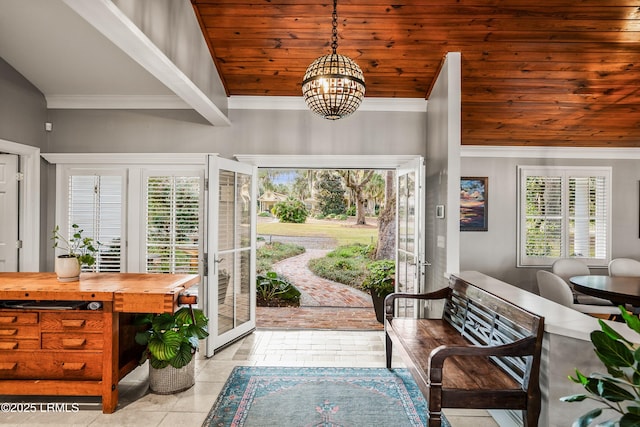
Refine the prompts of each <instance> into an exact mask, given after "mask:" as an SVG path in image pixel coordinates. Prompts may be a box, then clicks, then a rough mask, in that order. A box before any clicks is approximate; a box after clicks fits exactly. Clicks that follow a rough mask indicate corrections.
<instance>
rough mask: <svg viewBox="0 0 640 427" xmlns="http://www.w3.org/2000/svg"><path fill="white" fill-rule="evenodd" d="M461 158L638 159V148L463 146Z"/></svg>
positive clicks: (639, 149)
mask: <svg viewBox="0 0 640 427" xmlns="http://www.w3.org/2000/svg"><path fill="white" fill-rule="evenodd" d="M460 156H461V157H509V158H515V157H519V158H553V159H598V160H603V159H640V148H624V147H621V148H612V147H602V148H598V147H520V146H511V147H503V146H493V145H486V146H483V145H474V146H470V145H463V146H461V147H460Z"/></svg>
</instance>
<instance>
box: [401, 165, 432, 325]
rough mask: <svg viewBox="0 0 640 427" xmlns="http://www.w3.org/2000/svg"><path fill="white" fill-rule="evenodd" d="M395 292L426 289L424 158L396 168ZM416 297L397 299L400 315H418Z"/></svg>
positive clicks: (415, 291) (414, 291)
mask: <svg viewBox="0 0 640 427" xmlns="http://www.w3.org/2000/svg"><path fill="white" fill-rule="evenodd" d="M396 189H397V196H396V197H397V200H396V206H397V215H396V218H397V229H396V236H397V238H396V291H397V292H408V293H420V292H424V289H425V283H426V281H425V278H426V275H425V268H427V267H428V265H429V263H428V262H426V261H425V235H424V200H425V198H424V160H423V159H422V157H420V158H416V159H414V160H411V161H410V162H408V163H406V164H404V165H402V166H400V167H399V168H398V169H397V170H396ZM414 303H415V300H407V299H404V300H400V301H399V302H398V304H399V306H398V307H397V310H398V315H399V316H417V315H419V310H418V307H417V306H416V305H414Z"/></svg>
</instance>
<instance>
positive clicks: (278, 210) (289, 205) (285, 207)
mask: <svg viewBox="0 0 640 427" xmlns="http://www.w3.org/2000/svg"><path fill="white" fill-rule="evenodd" d="M273 214H274V215H275V216H276V218H278V219H279V220H280V222H292V223H295V224H302V223H304V222H305V221H306V220H307V217H308V216H309V211H308V210H307V207H306V206H305V205H304V203H302V202H301V201H300V200H295V199H291V198H290V199H287V200H285V201H284V202H278V203H276V204H275V206H274V207H273Z"/></svg>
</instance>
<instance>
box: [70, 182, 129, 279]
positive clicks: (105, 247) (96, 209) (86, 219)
mask: <svg viewBox="0 0 640 427" xmlns="http://www.w3.org/2000/svg"><path fill="white" fill-rule="evenodd" d="M123 189H124V175H123V173H121V172H120V173H117V174H115V175H95V174H86V175H85V174H83V173H82V172H81V171H75V172H72V173H71V174H70V175H69V185H68V209H69V211H68V217H67V218H68V224H66V227H67V230H68V231H67V232H69V233H71V231H70V230H72V227H71V226H72V225H73V224H78V226H79V227H80V229H81V230H83V233H82V235H83V236H85V237H92V238H93V239H94V240H96V241H98V242H99V243H100V245H99V246H98V254H97V256H96V263H95V265H94V266H92V267H83V270H86V271H100V272H120V271H122V260H123V257H122V247H121V241H122V223H123V221H122V219H123V212H122V211H123V193H124V190H123Z"/></svg>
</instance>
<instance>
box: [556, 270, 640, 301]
mask: <svg viewBox="0 0 640 427" xmlns="http://www.w3.org/2000/svg"><path fill="white" fill-rule="evenodd" d="M569 281H570V282H571V283H572V284H573V286H574V288H575V289H576V290H577V291H579V292H582V293H584V294H587V295H593V296H595V297H599V298H604V299H608V300H609V301H611V302H613V303H614V304H616V305H618V304H631V305H634V306H640V277H627V276H575V277H571V278H569Z"/></svg>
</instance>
